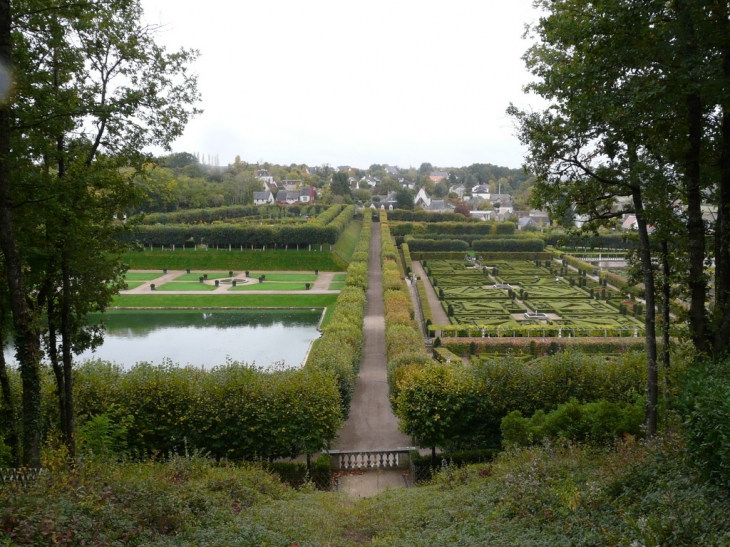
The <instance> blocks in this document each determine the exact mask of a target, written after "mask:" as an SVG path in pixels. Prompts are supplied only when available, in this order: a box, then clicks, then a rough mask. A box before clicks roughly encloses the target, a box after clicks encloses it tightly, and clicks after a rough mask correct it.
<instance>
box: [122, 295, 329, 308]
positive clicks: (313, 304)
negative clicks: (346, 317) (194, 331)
mask: <svg viewBox="0 0 730 547" xmlns="http://www.w3.org/2000/svg"><path fill="white" fill-rule="evenodd" d="M336 300H337V295H336V294H311V295H310V294H235V293H230V292H228V293H216V294H164V293H163V294H160V293H157V292H150V293H149V294H147V293H145V294H123V293H122V294H119V295H118V296H117V297H116V298H115V299H114V303H113V306H115V307H118V308H324V307H327V308H328V311H329V310H331V309H332V308H334V304H335V302H336Z"/></svg>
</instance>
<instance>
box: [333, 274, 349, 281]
mask: <svg viewBox="0 0 730 547" xmlns="http://www.w3.org/2000/svg"><path fill="white" fill-rule="evenodd" d="M346 280H347V274H335V275H334V277H333V278H332V281H346Z"/></svg>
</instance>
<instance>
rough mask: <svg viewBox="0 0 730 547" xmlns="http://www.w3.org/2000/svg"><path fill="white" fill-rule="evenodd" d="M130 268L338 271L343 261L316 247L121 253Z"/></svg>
mask: <svg viewBox="0 0 730 547" xmlns="http://www.w3.org/2000/svg"><path fill="white" fill-rule="evenodd" d="M122 262H124V263H125V264H129V268H130V269H132V270H162V269H163V268H167V269H168V270H186V269H188V268H190V269H194V270H224V271H226V272H227V271H228V270H234V271H245V270H271V271H275V270H283V271H309V270H311V271H314V270H320V271H322V272H341V271H345V270H346V269H347V263H346V262H345V261H344V260H342V258H340V257H339V256H338V255H337V254H335V253H329V252H319V251H316V252H315V251H312V252H309V251H274V250H269V251H251V250H244V251H230V252H229V251H192V250H187V251H175V252H171V251H140V252H135V253H127V254H125V255H123V256H122Z"/></svg>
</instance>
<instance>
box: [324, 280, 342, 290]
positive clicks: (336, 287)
mask: <svg viewBox="0 0 730 547" xmlns="http://www.w3.org/2000/svg"><path fill="white" fill-rule="evenodd" d="M344 288H345V282H344V281H333V282H332V283H330V286H329V287H327V290H328V291H341V290H342V289H344Z"/></svg>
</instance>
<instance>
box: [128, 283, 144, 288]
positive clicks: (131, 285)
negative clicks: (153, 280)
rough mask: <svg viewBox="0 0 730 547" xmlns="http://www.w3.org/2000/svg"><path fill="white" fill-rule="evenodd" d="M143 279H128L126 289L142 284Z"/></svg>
mask: <svg viewBox="0 0 730 547" xmlns="http://www.w3.org/2000/svg"><path fill="white" fill-rule="evenodd" d="M144 284H145V282H144V281H130V282H128V283H127V289H136V288H137V287H139V286H140V285H144Z"/></svg>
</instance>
